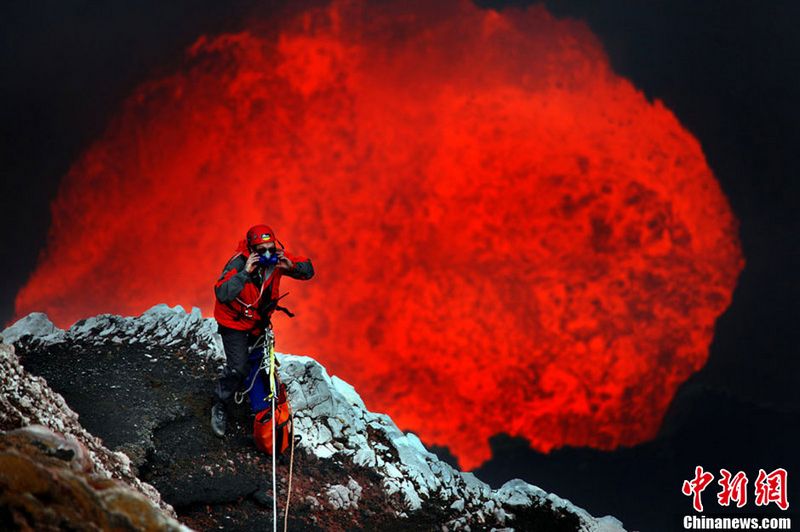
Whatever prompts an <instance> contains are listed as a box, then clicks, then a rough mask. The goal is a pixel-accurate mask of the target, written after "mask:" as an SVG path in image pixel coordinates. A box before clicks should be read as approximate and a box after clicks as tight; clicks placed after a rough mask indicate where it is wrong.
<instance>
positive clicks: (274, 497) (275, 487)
mask: <svg viewBox="0 0 800 532" xmlns="http://www.w3.org/2000/svg"><path fill="white" fill-rule="evenodd" d="M274 342H275V340H274V337H273V336H272V335H270V337H269V342H265V345H264V350H265V351H266V350H267V349H269V351H268V356H269V391H270V396H271V400H270V404H271V405H272V532H278V482H277V478H276V475H275V469H276V468H275V454H276V452H275V447H276V445H275V444H276V441H275V398H276V395H277V393H276V390H275V343H274ZM267 344H268V345H269V347H267Z"/></svg>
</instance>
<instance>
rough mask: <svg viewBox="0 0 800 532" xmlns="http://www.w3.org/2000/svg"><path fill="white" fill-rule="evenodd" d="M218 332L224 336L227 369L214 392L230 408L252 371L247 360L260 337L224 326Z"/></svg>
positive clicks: (221, 374) (221, 375)
mask: <svg viewBox="0 0 800 532" xmlns="http://www.w3.org/2000/svg"><path fill="white" fill-rule="evenodd" d="M217 330H218V332H219V334H220V336H222V345H223V346H224V347H225V367H224V368H223V370H222V373H220V375H219V378H218V379H217V385H216V388H215V390H214V392H215V396H216V398H217V400H218V401H221V402H223V403H225V404H226V406H230V405H231V403H232V402H233V394H234V393H235V392H236V391H237V390H238V389H239V388H240V387H241V386H242V383H243V381H244V379H245V378H246V377H247V374H248V373H249V371H250V367H249V364H248V361H247V358H248V356H249V354H250V347H251V346H252V345H253V344H255V342H256V340H258V337H257V336H254V335H252V334H250V332H249V331H237V330H236V329H231V328H229V327H225V326H224V325H219V328H218V329H217Z"/></svg>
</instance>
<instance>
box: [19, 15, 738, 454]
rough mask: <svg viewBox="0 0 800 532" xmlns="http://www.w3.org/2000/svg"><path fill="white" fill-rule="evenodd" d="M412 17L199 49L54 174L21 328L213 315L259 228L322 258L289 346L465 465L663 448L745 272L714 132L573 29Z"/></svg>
mask: <svg viewBox="0 0 800 532" xmlns="http://www.w3.org/2000/svg"><path fill="white" fill-rule="evenodd" d="M417 7H418V9H411V8H409V7H408V2H402V1H399V0H398V1H396V2H381V3H378V4H377V5H369V6H368V5H363V4H362V3H359V2H334V3H333V5H332V6H331V7H328V8H324V9H321V8H320V9H312V10H308V11H306V12H304V13H302V14H300V15H297V16H296V17H295V18H292V19H291V20H285V21H282V24H281V29H280V31H279V32H277V33H268V32H266V31H262V30H253V31H251V32H243V33H240V34H235V35H222V36H218V37H213V38H211V37H201V38H200V39H199V40H198V41H197V42H196V43H195V44H194V45H193V46H192V47H191V49H190V50H189V51H188V54H187V58H186V63H185V68H183V69H182V71H181V72H179V73H177V74H175V75H174V76H172V77H168V78H166V79H160V80H156V81H152V82H149V83H146V84H144V85H142V86H141V87H140V88H139V89H138V90H136V92H135V93H134V94H133V95H132V96H131V97H130V98H129V99H128V100H127V101H126V102H125V105H124V108H123V109H122V111H121V112H120V113H119V115H118V116H117V117H116V119H114V120H113V122H112V123H111V124H110V126H109V128H108V130H107V132H106V133H105V135H104V136H103V138H101V139H99V140H98V141H97V142H95V143H94V144H93V145H92V146H91V147H89V149H88V150H87V151H86V152H85V154H84V155H83V156H82V157H81V158H80V160H79V161H77V162H76V163H75V165H74V166H73V168H72V169H71V171H70V172H69V175H68V176H67V177H66V178H65V179H64V181H63V185H62V187H61V190H60V192H59V194H58V198H57V199H56V201H55V203H54V205H53V227H52V230H51V233H50V236H49V239H48V242H47V244H46V246H45V248H44V251H43V252H42V255H41V260H40V261H39V265H38V267H37V269H36V271H35V272H34V273H33V275H32V276H31V279H30V281H29V283H28V284H27V285H26V286H25V287H24V288H23V290H22V291H21V292H20V293H19V295H18V298H17V302H16V305H17V306H16V310H17V315H18V316H22V315H25V314H26V313H28V312H30V311H34V310H42V311H46V312H47V313H48V314H49V315H50V316H51V318H52V319H54V321H55V322H56V323H57V324H59V325H61V326H68V325H69V324H71V323H72V322H73V321H75V320H77V319H79V318H81V317H84V316H87V315H94V314H97V313H100V312H114V313H122V314H138V313H140V312H142V311H144V310H145V309H147V308H149V307H150V306H152V305H153V304H156V303H160V302H165V303H168V304H170V305H174V304H182V305H184V306H187V307H188V306H192V305H194V306H199V307H201V308H202V310H203V312H204V313H205V314H206V315H210V313H211V309H212V303H213V299H212V298H213V292H212V284H213V282H214V281H215V280H216V278H217V276H218V275H219V273H220V271H221V269H222V266H223V265H224V263H225V261H226V260H227V259H228V258H229V256H230V255H231V254H232V253H233V250H234V247H235V244H236V242H237V241H238V240H239V239H240V238H243V235H244V232H245V230H246V229H247V227H248V226H249V225H251V224H255V223H262V222H263V223H268V224H270V225H272V226H273V227H274V228H275V229H276V231H277V234H278V237H279V238H280V239H281V240H282V241H283V242H284V243H285V244H286V245H287V248H288V249H289V250H290V251H293V252H295V253H300V254H306V255H308V256H310V257H311V258H312V260H313V262H314V265H315V267H316V269H317V276H316V277H315V278H314V280H312V281H311V282H309V283H305V284H303V283H299V282H297V281H293V280H286V281H285V282H284V284H283V287H284V289H285V290H287V289H288V290H289V291H291V296H290V297H289V298H288V299H287V300H284V301H287V302H288V303H289V306H290V307H292V309H293V310H295V311H296V312H297V314H298V316H297V318H296V319H294V320H287V319H284V318H283V317H280V318H278V319H277V323H276V328H277V334H278V347H279V349H280V350H281V351H284V352H294V353H308V354H311V355H313V356H315V357H316V358H318V359H319V360H320V361H321V362H322V363H324V364H325V365H326V366H327V367H328V368H329V369H330V370H331V371H332V372H335V373H336V374H337V375H339V376H341V377H342V378H344V379H345V380H347V381H350V382H351V383H352V384H354V385H355V387H356V389H357V390H358V391H359V392H360V393H361V394H362V396H363V397H364V398H365V400H366V402H367V405H368V407H369V408H370V409H372V410H377V411H385V412H388V413H389V414H390V415H391V416H392V417H393V418H394V420H395V421H396V422H397V423H398V425H399V426H400V427H401V428H403V429H406V430H413V431H415V432H416V433H418V434H419V435H420V436H421V438H422V439H423V440H424V441H425V442H427V443H429V444H438V445H446V446H449V447H450V449H451V450H452V451H453V453H454V454H456V455H457V456H458V458H459V459H460V461H461V464H462V466H464V467H465V468H468V469H469V468H473V467H475V466H477V465H479V464H480V463H481V462H482V461H484V460H486V459H487V458H488V457H489V454H490V450H489V447H488V443H487V440H488V438H489V437H490V436H491V435H493V434H495V433H498V432H506V433H508V434H510V435H515V436H524V437H525V438H527V439H529V440H530V441H531V443H532V445H533V446H534V447H535V448H537V449H539V450H542V451H547V450H549V449H551V448H553V447H558V446H562V445H575V446H593V447H597V448H601V449H612V448H614V447H616V446H619V445H633V444H636V443H638V442H641V441H644V440H647V439H648V438H651V437H653V436H654V434H655V433H656V431H657V429H658V427H659V423H660V421H661V419H662V416H663V414H664V412H665V409H666V408H667V406H668V404H669V402H670V400H671V399H672V396H673V394H674V392H675V389H676V388H677V387H678V386H679V385H680V384H681V383H682V382H683V381H684V380H685V379H686V378H687V377H688V376H689V375H690V374H691V373H692V372H694V371H697V370H698V369H699V368H701V367H702V366H703V364H704V363H705V361H706V358H707V354H708V346H709V343H710V341H711V338H712V335H713V327H714V321H715V319H716V318H717V317H718V316H719V315H720V313H721V312H722V311H723V310H724V309H725V308H726V307H727V306H728V304H729V303H730V299H731V292H732V290H733V287H734V285H735V282H736V278H737V275H738V273H739V271H740V270H741V268H742V267H743V259H742V256H741V252H740V248H739V244H738V241H737V236H736V226H737V224H736V220H735V219H734V217H733V216H732V214H731V212H730V209H729V207H728V204H727V202H726V200H725V198H724V197H723V195H722V193H721V191H720V188H719V186H718V185H717V183H716V181H715V179H714V177H713V175H712V174H711V171H710V170H709V168H708V166H707V164H706V162H705V160H704V157H703V153H702V151H701V149H700V146H699V144H698V142H697V140H695V139H694V138H693V137H692V135H691V134H689V133H688V132H687V131H686V130H685V129H683V128H682V127H681V125H680V124H679V123H678V121H677V120H676V118H675V116H674V115H673V114H672V113H671V112H670V111H669V110H667V109H666V108H665V107H664V106H663V104H662V103H661V102H659V101H655V102H654V103H650V102H648V101H647V100H646V98H645V97H644V96H643V95H642V93H641V92H639V91H637V90H636V88H635V87H633V86H632V85H631V84H630V83H629V82H628V81H626V80H625V79H622V78H620V77H618V76H616V75H615V74H614V73H613V72H612V71H611V69H610V67H609V63H608V59H607V57H606V56H605V54H604V52H603V49H602V46H601V45H600V44H599V43H598V41H597V39H596V38H595V37H594V36H593V35H592V34H591V32H590V31H589V30H588V29H587V27H586V25H585V24H583V23H581V22H576V21H572V20H556V19H554V18H553V17H552V16H551V15H550V14H548V13H547V11H545V9H544V8H542V7H538V6H537V7H533V8H530V9H528V10H526V11H507V12H504V13H503V14H498V13H496V12H493V11H484V10H481V9H479V8H477V7H475V6H474V5H472V4H471V3H468V2H457V1H448V2H443V3H437V4H436V7H433V6H431V5H429V3H427V2H419V3H418V5H417ZM253 27H254V28H255V27H257V24H256V23H254V24H253Z"/></svg>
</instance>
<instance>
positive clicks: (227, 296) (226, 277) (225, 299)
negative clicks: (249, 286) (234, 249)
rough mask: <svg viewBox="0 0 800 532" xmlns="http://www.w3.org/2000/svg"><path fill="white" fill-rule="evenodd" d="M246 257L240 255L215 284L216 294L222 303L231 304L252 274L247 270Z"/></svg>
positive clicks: (226, 266)
mask: <svg viewBox="0 0 800 532" xmlns="http://www.w3.org/2000/svg"><path fill="white" fill-rule="evenodd" d="M245 263H246V261H245V258H244V255H239V256H238V257H235V258H234V259H232V260H231V261H230V262H228V264H226V265H225V269H224V270H222V275H220V277H219V279H217V282H216V283H215V284H214V293H215V294H216V296H217V299H218V300H219V302H220V303H230V302H231V301H233V300H234V299H236V296H238V295H239V294H240V293H241V291H242V289H243V288H244V284H245V283H246V282H247V279H248V278H249V277H250V274H249V273H247V270H245Z"/></svg>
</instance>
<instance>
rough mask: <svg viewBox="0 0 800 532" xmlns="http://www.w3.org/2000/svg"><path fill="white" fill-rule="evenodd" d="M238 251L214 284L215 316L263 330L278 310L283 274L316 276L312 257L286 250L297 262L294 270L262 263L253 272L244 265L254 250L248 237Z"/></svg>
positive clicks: (242, 327)
mask: <svg viewBox="0 0 800 532" xmlns="http://www.w3.org/2000/svg"><path fill="white" fill-rule="evenodd" d="M236 251H237V253H236V254H235V255H234V256H233V257H231V258H230V259H229V260H228V263H227V264H226V265H225V268H224V269H223V270H222V275H220V277H219V279H217V282H216V283H215V284H214V295H215V296H216V298H215V303H214V318H215V319H216V320H217V323H219V324H221V325H223V326H225V327H229V328H231V329H237V330H240V331H251V332H252V333H253V334H260V333H261V331H262V328H263V326H264V325H265V324H266V323H268V322H269V319H270V317H271V316H272V313H273V312H274V311H275V305H276V303H275V300H277V299H278V297H279V294H280V292H279V290H280V283H281V277H283V276H284V275H287V276H289V277H292V278H294V279H300V280H308V279H311V278H312V277H313V276H314V267H313V266H312V265H311V260H310V259H309V258H307V257H303V256H300V255H292V254H290V253H288V252H286V251H284V255H285V256H286V257H287V258H288V259H289V260H291V261H292V262H293V263H294V267H293V268H292V269H291V270H289V271H287V270H284V269H282V268H276V267H273V266H266V267H263V266H259V267H257V268H256V269H255V271H253V273H247V272H246V271H245V269H244V265H245V263H246V262H247V258H248V257H249V256H250V251H249V250H248V249H247V245H246V243H245V241H244V240H242V241H241V242H240V243H239V247H238V248H237V250H236ZM270 303H272V304H270Z"/></svg>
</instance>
